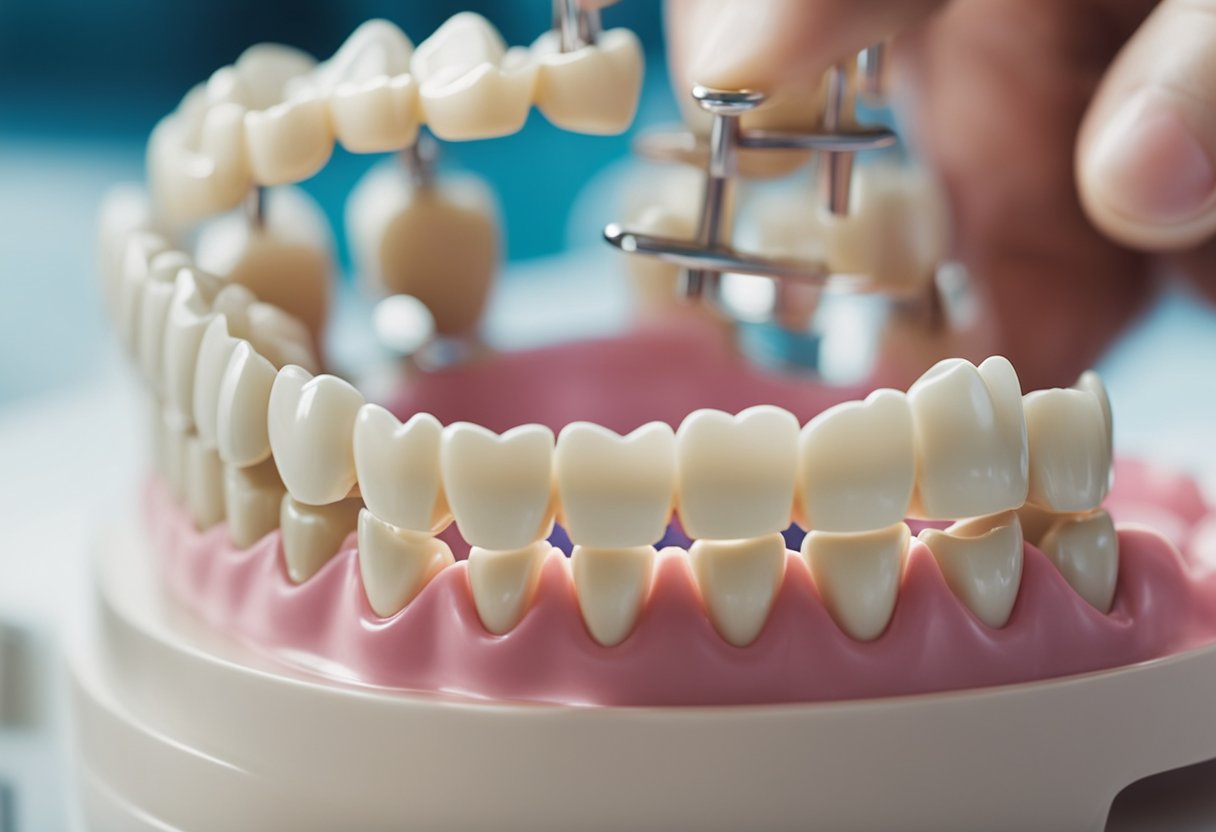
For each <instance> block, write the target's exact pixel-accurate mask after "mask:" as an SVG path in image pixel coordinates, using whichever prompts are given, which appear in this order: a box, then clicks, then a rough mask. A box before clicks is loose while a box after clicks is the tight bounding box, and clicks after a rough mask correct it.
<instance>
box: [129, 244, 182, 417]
mask: <svg viewBox="0 0 1216 832" xmlns="http://www.w3.org/2000/svg"><path fill="white" fill-rule="evenodd" d="M191 265H193V264H192V263H191V261H190V258H189V257H188V256H186V255H185V254H183V253H182V252H180V251H162V252H161V253H160V254H158V255H156V256H155V257H153V258H152V262H151V264H150V265H149V267H148V277H147V280H145V281H144V290H143V297H142V298H141V299H140V302H139V326H138V330H139V331H138V334H137V339H136V340H137V344H136V348H135V354H136V356H137V357H138V359H139V368H140V370H141V371H142V372H143V375H144V379H145V380H146V381H147V382H148V384H149V385H150V386H151V387H152V389H153V390H155V391H156V392H157V393H159V394H161V395H163V394H164V390H165V384H164V367H163V362H164V346H165V326H166V324H167V322H168V317H169V304H170V303H171V302H172V301H173V293H174V290H175V288H176V281H177V273H178V272H179V271H181V270H182V269H183V268H187V267H189V266H191Z"/></svg>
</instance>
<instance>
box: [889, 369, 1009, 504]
mask: <svg viewBox="0 0 1216 832" xmlns="http://www.w3.org/2000/svg"><path fill="white" fill-rule="evenodd" d="M908 401H909V403H910V404H911V405H912V422H913V427H914V432H915V437H916V457H917V467H918V471H919V473H918V479H917V488H916V494H915V496H914V498H913V503H912V510H913V513H914V514H915V515H916V516H920V517H924V518H926V519H937V520H947V519H952V518H956V517H978V516H981V515H988V514H995V513H997V512H1000V511H1006V510H1008V509H1014V508H1018V507H1019V506H1021V505H1022V504H1023V503H1024V502H1026V493H1027V487H1028V483H1027V480H1028V466H1029V461H1028V452H1027V444H1026V419H1025V416H1024V415H1023V412H1022V391H1021V388H1020V385H1019V384H1018V377H1017V374H1016V373H1015V372H1014V370H1013V367H1012V366H1011V365H1010V364H1009V362H1008V361H1007V360H1006V359H1004V358H1001V357H999V356H994V357H993V358H989V359H988V360H987V361H985V362H984V363H983V364H981V365H980V366H979V368H978V369H977V368H976V367H975V366H974V365H972V364H971V363H970V362H969V361H966V360H964V359H961V358H951V359H947V360H945V361H941V362H939V363H937V364H936V365H934V366H933V367H932V368H931V369H930V370H929V371H928V372H927V373H925V374H924V375H923V376H921V377H920V379H918V380H917V382H916V383H915V384H913V385H912V387H911V388H910V389H909V390H908Z"/></svg>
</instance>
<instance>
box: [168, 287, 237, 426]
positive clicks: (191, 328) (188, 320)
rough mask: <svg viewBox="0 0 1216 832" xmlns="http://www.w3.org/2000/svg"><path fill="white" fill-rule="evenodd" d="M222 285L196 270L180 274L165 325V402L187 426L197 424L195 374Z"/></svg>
mask: <svg viewBox="0 0 1216 832" xmlns="http://www.w3.org/2000/svg"><path fill="white" fill-rule="evenodd" d="M218 286H219V284H218V283H217V282H216V281H215V280H214V278H212V277H211V276H210V275H206V274H203V273H201V272H199V271H197V270H195V269H182V270H181V271H179V272H178V276H177V284H176V287H175V289H174V292H173V299H172V301H171V302H170V304H169V315H168V319H167V321H166V322H165V337H164V358H163V363H162V365H161V368H162V373H163V386H164V391H165V399H166V402H167V404H168V407H169V409H170V410H171V411H172V412H173V413H174V414H175V415H176V417H177V418H178V419H180V420H181V421H182V422H183V423H185V424H188V425H191V426H192V425H193V423H194V374H195V371H196V370H197V368H198V352H199V347H201V346H202V343H203V334H204V333H205V332H206V331H207V327H208V325H210V323H211V320H212V318H213V317H214V314H213V313H212V311H211V305H212V301H214V300H215V298H216V297H217V296H218V292H219V291H222V290H219V289H218Z"/></svg>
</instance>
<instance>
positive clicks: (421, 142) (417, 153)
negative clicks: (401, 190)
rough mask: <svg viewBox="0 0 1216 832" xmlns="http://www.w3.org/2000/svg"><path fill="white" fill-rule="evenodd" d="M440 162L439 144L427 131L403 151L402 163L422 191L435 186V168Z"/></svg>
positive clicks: (420, 134) (415, 184) (420, 133)
mask: <svg viewBox="0 0 1216 832" xmlns="http://www.w3.org/2000/svg"><path fill="white" fill-rule="evenodd" d="M438 161H439V142H437V141H436V140H435V137H434V136H432V135H431V134H430V133H427V132H426V131H421V132H419V133H418V138H417V139H416V140H415V141H414V143H413V144H412V145H410V146H409V147H407V148H405V150H403V151H401V162H402V164H404V165H405V169H406V172H407V173H408V174H409V177H410V179H411V180H412V181H413V183H414V186H415V187H417V188H419V189H420V190H421V189H426V188H430V187H431V186H432V185H434V184H435V166H436V165H437V164H438Z"/></svg>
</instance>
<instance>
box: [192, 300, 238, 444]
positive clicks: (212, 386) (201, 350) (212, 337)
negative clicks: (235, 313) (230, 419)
mask: <svg viewBox="0 0 1216 832" xmlns="http://www.w3.org/2000/svg"><path fill="white" fill-rule="evenodd" d="M240 343H241V339H240V338H234V337H232V336H231V335H230V334H229V332H228V318H227V316H225V315H219V314H217V315H215V316H214V317H213V318H212V319H211V323H209V324H207V329H206V330H204V332H203V338H202V340H201V341H200V342H199V347H198V363H197V364H196V365H195V368H194V401H193V405H194V406H193V415H194V429H195V430H196V431H198V436H199V440H200V441H201V442H202V443H203V445H204V446H205V447H208V448H214V447H215V446H216V442H217V440H216V433H215V425H216V417H217V414H218V413H219V398H220V386H221V384H222V383H223V381H224V373H225V371H226V370H227V369H228V362H229V361H230V360H231V359H232V353H233V352H234V351H235V350H236V348H237V345H238V344H240Z"/></svg>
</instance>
